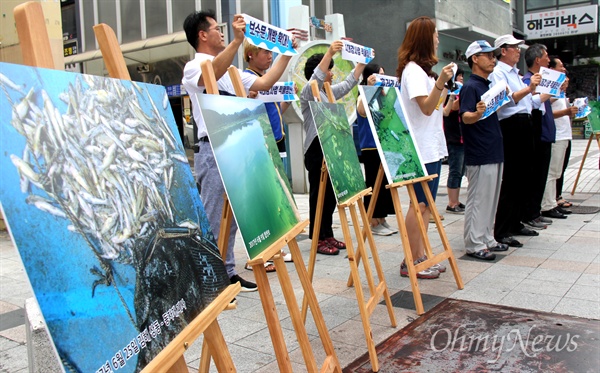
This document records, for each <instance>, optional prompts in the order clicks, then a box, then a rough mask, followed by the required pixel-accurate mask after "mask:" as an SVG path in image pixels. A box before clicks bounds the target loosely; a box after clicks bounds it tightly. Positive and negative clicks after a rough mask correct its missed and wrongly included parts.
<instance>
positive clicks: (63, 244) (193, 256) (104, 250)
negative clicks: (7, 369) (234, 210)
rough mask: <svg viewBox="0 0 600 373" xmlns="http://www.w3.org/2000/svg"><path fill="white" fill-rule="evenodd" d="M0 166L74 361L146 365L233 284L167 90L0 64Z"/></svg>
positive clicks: (63, 356) (29, 261) (39, 283)
mask: <svg viewBox="0 0 600 373" xmlns="http://www.w3.org/2000/svg"><path fill="white" fill-rule="evenodd" d="M0 169H1V170H2V181H1V182H0V203H1V207H2V211H3V213H4V216H5V219H6V222H7V223H8V228H9V232H10V235H11V238H12V240H13V242H14V244H15V246H16V247H17V249H18V252H19V255H20V257H21V259H22V261H23V264H24V267H25V270H26V272H27V276H28V278H29V282H30V284H31V286H32V289H33V292H34V294H35V297H36V299H37V302H38V304H39V306H40V309H41V311H42V314H43V316H44V319H45V321H46V324H47V326H48V330H49V333H50V336H51V339H52V341H53V343H54V346H55V347H56V351H57V354H58V356H59V358H60V361H61V363H62V365H63V367H64V369H65V371H67V372H137V371H141V370H142V369H143V368H144V367H145V366H146V365H147V364H148V363H149V362H150V361H151V360H152V359H153V358H154V357H155V356H156V355H158V353H159V352H160V351H161V350H162V349H163V348H164V347H165V346H167V345H168V343H169V342H170V341H172V340H173V339H174V338H175V337H176V336H177V334H178V333H179V332H180V331H181V330H182V329H183V328H185V326H186V325H188V323H189V322H191V321H192V320H193V319H194V318H195V317H196V316H197V315H199V314H200V312H201V311H202V310H203V309H204V308H205V307H206V306H208V304H210V302H211V301H212V300H214V299H215V298H216V297H217V296H218V295H219V293H220V292H221V291H223V290H224V289H225V288H226V287H227V285H229V278H228V276H227V273H226V271H225V267H224V264H223V262H222V259H221V256H220V254H219V250H218V248H217V247H216V245H215V237H214V236H213V234H212V233H211V231H210V227H209V223H208V220H207V218H206V215H205V212H204V208H203V205H202V202H201V200H200V196H199V194H198V190H197V187H196V184H195V182H194V179H193V176H192V173H191V170H190V167H189V164H188V161H187V157H186V155H185V150H184V148H183V145H182V143H181V140H180V138H179V135H178V131H177V127H176V124H175V120H174V118H173V113H172V111H171V108H170V106H169V100H168V97H167V95H166V91H165V89H164V87H162V86H158V85H151V84H143V83H137V82H131V81H125V80H118V79H111V78H103V77H98V76H91V75H82V74H76V73H69V72H63V71H57V70H48V69H41V68H34V67H28V66H22V65H13V64H7V63H0Z"/></svg>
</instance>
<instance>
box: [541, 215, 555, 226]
mask: <svg viewBox="0 0 600 373" xmlns="http://www.w3.org/2000/svg"><path fill="white" fill-rule="evenodd" d="M538 219H540V221H541V222H542V223H544V224H546V225H552V219H550V218H547V217H545V216H540V217H539V218H538Z"/></svg>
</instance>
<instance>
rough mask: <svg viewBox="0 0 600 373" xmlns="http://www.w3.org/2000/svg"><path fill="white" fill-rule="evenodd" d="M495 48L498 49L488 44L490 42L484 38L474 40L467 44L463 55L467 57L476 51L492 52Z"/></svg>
mask: <svg viewBox="0 0 600 373" xmlns="http://www.w3.org/2000/svg"><path fill="white" fill-rule="evenodd" d="M496 49H498V48H494V47H492V46H491V45H490V43H488V42H487V41H485V40H476V41H474V42H472V43H471V44H470V45H469V47H468V48H467V51H466V52H465V56H466V57H467V58H469V57H471V56H472V55H474V54H476V53H481V52H483V53H486V52H493V51H495V50H496Z"/></svg>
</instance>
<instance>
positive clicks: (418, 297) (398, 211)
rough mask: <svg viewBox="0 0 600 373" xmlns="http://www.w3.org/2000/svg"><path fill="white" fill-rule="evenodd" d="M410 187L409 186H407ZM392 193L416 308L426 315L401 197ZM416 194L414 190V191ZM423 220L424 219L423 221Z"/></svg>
mask: <svg viewBox="0 0 600 373" xmlns="http://www.w3.org/2000/svg"><path fill="white" fill-rule="evenodd" d="M407 187H409V186H407ZM390 192H391V193H392V201H393V203H394V210H395V211H396V217H397V218H398V229H399V231H400V238H401V239H402V249H403V250H404V262H405V263H406V267H407V269H408V277H409V279H410V285H411V289H412V292H413V299H414V301H415V308H416V311H417V315H422V314H424V313H425V309H424V308H423V301H422V299H421V291H420V290H419V283H418V282H417V273H416V272H415V266H414V264H413V257H412V252H411V249H410V241H409V240H408V232H407V231H406V222H405V220H404V215H403V214H402V205H401V204H400V197H399V196H398V189H397V188H392V190H391V191H390ZM413 194H414V190H413ZM411 202H412V203H413V204H414V203H416V202H417V201H416V198H415V200H414V201H413V200H412V197H411ZM415 206H416V210H415V209H414V208H413V210H414V211H415V213H417V215H419V214H418V212H419V207H418V206H419V205H418V204H416V205H415ZM421 220H422V219H421Z"/></svg>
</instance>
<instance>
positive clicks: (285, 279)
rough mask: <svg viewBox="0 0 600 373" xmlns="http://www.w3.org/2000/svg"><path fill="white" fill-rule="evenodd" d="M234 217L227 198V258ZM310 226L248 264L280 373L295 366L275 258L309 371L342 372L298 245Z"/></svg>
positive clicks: (205, 70) (233, 74)
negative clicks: (280, 311) (281, 312)
mask: <svg viewBox="0 0 600 373" xmlns="http://www.w3.org/2000/svg"><path fill="white" fill-rule="evenodd" d="M201 68H202V76H203V80H204V84H205V86H206V92H207V93H209V94H219V90H218V87H217V82H216V79H215V75H214V70H213V68H212V63H211V62H210V61H204V62H203V63H202V65H201ZM228 73H229V77H230V78H231V81H232V82H233V86H234V89H235V92H236V95H237V96H238V97H245V96H246V92H245V89H244V87H243V85H242V81H241V78H240V76H239V72H238V70H237V69H236V68H235V67H230V68H229V69H228ZM232 216H233V212H232V211H231V205H230V204H229V200H228V199H227V198H226V197H225V203H224V204H223V214H222V220H221V227H222V228H221V230H220V232H219V243H220V245H221V244H222V245H223V246H219V247H220V249H221V252H222V255H223V258H224V257H225V254H226V252H227V241H228V237H229V232H228V229H227V228H223V227H229V226H230V224H231V219H232ZM307 225H308V221H306V220H305V221H303V222H300V223H298V224H296V226H295V227H293V228H292V229H291V230H290V231H289V232H288V233H287V234H285V235H284V236H283V237H281V238H280V239H279V240H277V241H276V242H275V243H273V244H272V245H271V246H269V247H268V248H267V249H266V250H264V251H263V252H262V253H261V254H259V255H258V256H257V257H255V258H254V259H252V260H249V261H248V264H249V265H251V266H252V271H253V272H254V276H255V279H256V285H257V286H258V292H259V295H260V300H261V303H262V306H263V310H264V312H265V318H266V321H267V327H268V329H269V334H270V336H271V340H272V343H273V347H274V350H275V356H276V358H277V365H278V368H279V371H280V372H291V371H292V366H291V361H290V357H289V354H288V351H287V347H286V344H285V340H284V337H283V331H282V329H281V323H280V321H279V317H278V315H277V309H276V307H275V301H274V299H273V293H272V291H271V285H270V283H269V278H268V276H267V271H266V269H265V266H264V264H265V262H266V261H268V260H270V259H271V258H273V260H274V263H275V268H276V272H277V277H278V279H279V283H280V285H281V289H282V292H283V295H284V298H285V302H286V305H287V307H288V311H289V313H290V318H291V320H292V325H293V326H294V330H295V332H296V337H297V339H298V342H299V345H300V349H301V352H302V356H303V358H304V362H305V364H306V368H307V370H308V371H309V372H317V371H320V372H336V373H338V372H339V373H341V367H340V363H339V360H338V358H337V355H336V353H335V349H334V348H333V343H332V341H331V338H330V336H329V331H328V330H327V326H326V325H325V321H324V319H323V314H322V313H321V309H320V307H319V304H318V302H317V297H316V295H315V292H314V289H313V287H312V284H311V282H310V279H309V276H308V273H307V272H306V268H305V267H304V261H303V260H302V253H301V252H300V247H299V246H298V243H297V241H296V237H297V236H298V235H299V234H300V233H301V232H303V230H304V228H305V227H306V226H307ZM286 245H287V246H288V247H289V249H290V252H291V253H292V256H293V258H294V266H295V267H296V272H297V274H298V277H299V279H300V283H301V284H302V289H303V290H304V296H305V297H306V298H307V299H308V304H309V305H310V310H311V312H312V315H313V319H314V320H315V325H316V327H317V331H318V332H319V337H320V339H321V343H322V345H323V348H324V350H325V354H326V358H325V360H324V362H323V365H322V366H321V368H320V369H318V368H317V364H316V360H315V356H314V353H313V350H312V347H311V345H310V341H309V339H308V334H307V332H306V327H305V325H304V323H303V321H302V317H301V315H300V308H299V306H298V303H297V300H296V296H295V294H294V289H293V287H292V282H291V279H290V276H289V272H288V270H287V266H286V264H285V262H284V260H283V257H282V256H281V249H282V248H283V247H285V246H286ZM200 367H201V369H202V368H203V367H206V368H208V362H207V361H206V360H205V355H204V354H203V355H202V361H201V364H200Z"/></svg>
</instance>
